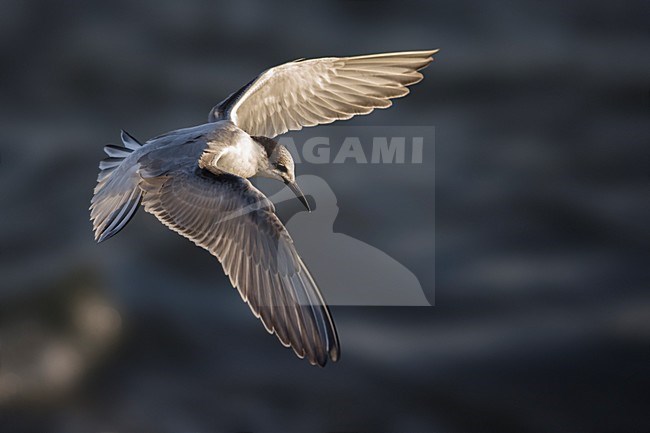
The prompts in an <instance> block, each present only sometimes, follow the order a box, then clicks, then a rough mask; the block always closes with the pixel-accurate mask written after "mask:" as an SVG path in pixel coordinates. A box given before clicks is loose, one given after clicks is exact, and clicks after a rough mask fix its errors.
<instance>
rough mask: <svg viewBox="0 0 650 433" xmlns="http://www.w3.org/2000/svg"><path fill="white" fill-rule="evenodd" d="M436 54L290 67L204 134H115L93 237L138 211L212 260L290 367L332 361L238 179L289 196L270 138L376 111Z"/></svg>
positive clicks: (303, 288) (266, 79)
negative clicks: (290, 355)
mask: <svg viewBox="0 0 650 433" xmlns="http://www.w3.org/2000/svg"><path fill="white" fill-rule="evenodd" d="M434 53H435V51H416V52H405V53H389V54H378V55H370V56H358V57H347V58H335V57H331V58H323V59H314V60H305V61H295V62H290V63H286V64H284V65H280V66H278V67H275V68H271V69H269V70H268V71H266V72H264V73H263V74H261V75H260V76H259V77H257V78H256V79H255V80H253V81H251V82H250V83H249V84H247V85H246V86H244V87H243V88H242V89H240V90H239V91H237V92H235V93H233V94H232V95H230V96H229V97H228V98H227V99H225V100H224V101H223V102H221V103H220V104H218V105H217V106H215V108H213V110H212V111H211V112H210V116H209V120H210V121H209V122H208V123H206V124H202V125H198V126H194V127H190V128H184V129H179V130H175V131H171V132H168V133H166V134H163V135H160V136H158V137H155V138H152V139H150V140H148V141H147V142H145V143H144V144H140V143H139V142H138V141H137V140H135V139H134V138H133V137H131V136H130V135H128V134H127V133H125V132H122V141H123V147H120V146H114V145H108V146H106V147H105V151H106V153H107V154H108V156H109V157H108V158H106V159H104V160H103V161H102V162H101V163H100V169H101V171H100V174H99V177H98V184H97V186H96V188H95V195H94V197H93V199H92V202H91V207H90V209H91V220H92V221H93V226H94V229H95V237H96V239H97V240H98V241H99V242H101V241H103V240H105V239H108V238H109V237H111V236H113V235H114V234H116V233H117V232H118V231H120V230H121V229H122V228H123V227H124V226H125V225H126V224H127V223H128V221H129V220H130V218H131V217H132V216H133V215H134V214H135V211H136V210H137V208H138V206H139V205H140V204H142V205H143V206H144V208H145V210H146V211H147V212H149V213H152V214H153V215H155V216H156V217H157V218H158V219H159V220H160V221H161V222H162V223H163V224H165V225H166V226H167V227H169V228H170V229H172V230H174V231H176V232H178V233H179V234H181V235H182V236H185V237H186V238H188V239H190V240H191V241H193V242H194V243H195V244H196V245H198V246H200V247H202V248H204V249H206V250H208V251H209V252H210V253H211V254H213V255H215V256H216V257H217V258H218V259H219V261H220V262H221V263H222V265H223V267H224V271H225V272H226V274H228V276H229V278H230V281H231V283H232V284H233V286H234V287H236V288H237V289H238V290H239V292H240V294H241V296H242V298H243V299H244V300H245V301H246V302H247V303H248V304H249V306H250V307H251V310H252V311H253V314H255V316H257V317H259V318H260V319H261V320H262V322H263V324H264V326H265V327H266V329H267V330H268V331H269V332H271V333H275V334H276V335H277V336H278V338H279V339H280V341H281V342H282V343H283V344H284V345H285V346H291V347H292V348H293V350H294V351H295V353H296V354H297V355H298V356H299V357H307V358H308V360H309V361H310V363H312V364H318V365H321V366H322V365H324V364H325V363H326V361H327V359H328V358H329V359H331V360H333V361H336V360H338V358H339V356H340V347H339V342H338V336H337V333H336V328H335V326H334V322H333V321H332V318H331V315H330V312H329V310H328V308H327V306H326V304H325V301H324V300H323V297H322V296H321V294H320V291H319V290H318V287H317V285H316V282H315V281H314V280H313V278H312V277H311V275H310V273H309V270H308V269H307V267H306V266H305V264H304V263H303V261H302V260H301V259H300V256H299V255H298V253H297V252H296V250H295V248H294V246H293V241H292V240H291V237H290V235H289V233H288V232H287V230H286V229H285V227H284V225H283V224H282V222H281V221H280V220H279V219H278V218H277V216H276V215H275V209H274V207H273V204H272V203H271V202H270V201H269V200H268V199H267V198H266V197H265V196H264V194H262V193H261V192H260V191H259V190H257V189H256V188H255V187H254V186H253V185H252V184H251V183H250V182H249V181H248V180H247V179H249V178H251V177H255V176H262V177H268V178H272V179H277V180H281V181H283V182H284V183H285V184H286V185H287V186H289V187H290V188H291V189H292V190H293V191H294V192H295V193H296V195H298V197H299V198H300V199H301V201H302V202H303V204H305V206H307V207H308V205H307V201H306V200H305V198H304V196H302V192H301V191H300V189H299V188H298V186H297V185H296V184H295V174H294V164H293V159H292V158H291V155H290V154H289V152H288V151H287V149H286V148H284V147H283V146H282V145H280V144H278V143H277V142H275V141H274V140H273V139H272V138H273V137H275V136H277V135H279V134H282V133H284V132H286V131H288V130H291V129H293V130H295V129H300V128H302V127H303V126H313V125H316V124H322V123H331V122H333V121H335V120H339V119H348V118H350V117H352V116H354V115H357V114H367V113H369V112H370V111H372V110H373V109H374V108H386V107H388V106H389V105H390V99H391V98H395V97H399V96H404V95H405V94H406V93H408V89H407V88H406V86H408V85H410V84H413V83H415V82H417V81H420V79H421V78H422V75H421V74H420V73H418V72H417V70H419V69H421V68H423V67H425V66H426V65H428V64H429V63H430V62H431V60H432V58H431V56H432V55H433V54H434Z"/></svg>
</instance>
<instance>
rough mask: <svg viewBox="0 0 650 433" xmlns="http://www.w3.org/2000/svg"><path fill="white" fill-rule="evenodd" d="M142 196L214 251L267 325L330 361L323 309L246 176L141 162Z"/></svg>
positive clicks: (304, 353) (330, 337) (334, 355)
mask: <svg viewBox="0 0 650 433" xmlns="http://www.w3.org/2000/svg"><path fill="white" fill-rule="evenodd" d="M140 174H141V176H142V182H141V188H142V190H143V191H144V195H143V200H142V203H143V205H144V207H145V210H146V211H147V212H149V213H152V214H154V215H155V216H156V217H157V218H158V219H159V220H160V221H161V222H162V223H163V224H165V225H166V226H167V227H169V228H170V229H172V230H174V231H175V232H177V233H179V234H181V235H183V236H185V237H186V238H188V239H190V240H191V241H193V242H194V243H195V244H196V245H198V246H200V247H202V248H205V249H206V250H208V251H209V252H210V253H212V254H213V255H214V256H216V257H217V258H218V259H219V261H220V262H221V264H222V265H223V269H224V271H225V272H226V274H227V275H228V276H229V277H230V281H231V282H232V284H233V286H235V287H236V288H237V289H238V290H239V293H240V295H241V297H242V298H243V299H244V301H246V302H247V303H248V305H249V306H250V308H251V310H252V312H253V314H254V315H255V316H256V317H258V318H260V319H261V320H262V323H264V326H265V327H266V329H267V331H269V332H270V333H274V334H276V335H277V337H278V338H279V339H280V341H281V342H282V344H283V345H285V346H291V347H292V348H293V350H294V352H295V353H296V354H297V355H298V356H299V357H301V358H302V357H307V359H308V360H309V362H310V363H311V364H318V365H321V366H322V365H325V363H326V362H327V359H328V358H330V359H331V360H332V361H336V360H338V358H339V354H340V349H339V342H338V337H337V334H336V328H335V326H334V322H333V321H332V318H331V316H330V312H329V310H328V308H327V306H326V305H325V302H324V300H323V298H322V296H321V294H320V292H319V290H318V287H317V286H316V283H315V282H314V280H313V278H312V276H311V275H310V273H309V271H308V270H307V268H306V266H305V264H304V263H303V262H302V260H301V259H300V257H299V256H298V254H297V253H296V250H295V248H294V245H293V241H292V240H291V237H290V236H289V233H288V232H287V230H286V229H285V227H284V225H283V224H282V223H281V222H280V220H279V219H278V218H277V216H276V215H275V213H274V208H273V204H272V203H271V202H270V201H269V200H268V199H267V198H266V197H265V196H264V195H263V194H262V193H261V192H260V191H259V190H257V189H256V188H255V187H254V186H253V185H252V184H251V183H250V182H249V181H247V180H246V179H243V178H240V177H237V176H233V175H230V174H225V173H224V174H221V175H214V174H212V173H209V172H207V171H204V170H201V169H199V168H198V167H196V165H194V166H189V165H186V166H185V167H179V168H176V169H174V170H172V171H168V172H165V173H160V172H159V171H158V169H154V170H153V171H148V170H147V168H146V167H143V168H141V170H140Z"/></svg>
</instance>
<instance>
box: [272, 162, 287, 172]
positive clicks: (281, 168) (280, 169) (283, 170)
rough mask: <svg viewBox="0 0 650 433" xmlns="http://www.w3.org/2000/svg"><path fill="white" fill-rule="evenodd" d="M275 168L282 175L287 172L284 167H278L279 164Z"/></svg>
mask: <svg viewBox="0 0 650 433" xmlns="http://www.w3.org/2000/svg"><path fill="white" fill-rule="evenodd" d="M275 168H277V169H278V171H281V172H282V173H286V172H287V167H285V166H284V165H280V164H278V165H276V166H275Z"/></svg>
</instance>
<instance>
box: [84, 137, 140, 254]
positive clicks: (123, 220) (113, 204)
mask: <svg viewBox="0 0 650 433" xmlns="http://www.w3.org/2000/svg"><path fill="white" fill-rule="evenodd" d="M122 143H123V144H124V147H122V146H115V145H112V144H109V145H107V146H105V147H104V152H106V154H107V155H108V157H107V158H105V159H103V160H102V161H101V162H100V163H99V169H100V172H99V176H98V177H97V186H96V187H95V195H94V196H93V198H92V200H91V205H90V219H91V221H92V222H93V229H94V231H95V240H96V241H97V242H102V241H104V240H106V239H108V238H110V237H111V236H113V235H115V234H116V233H117V232H119V231H120V230H121V229H122V228H123V227H124V226H125V225H126V224H127V223H128V222H129V220H130V219H131V218H132V217H133V215H134V214H135V212H136V210H137V209H138V206H139V205H140V201H141V199H142V191H141V190H140V187H139V186H138V181H139V176H138V174H137V171H138V168H139V165H138V164H137V162H136V161H132V160H129V157H130V156H131V154H132V153H133V152H134V151H135V150H137V149H139V148H140V147H142V145H141V144H140V143H139V142H138V141H137V140H136V139H135V138H133V137H132V136H131V135H129V134H128V133H127V132H125V131H122Z"/></svg>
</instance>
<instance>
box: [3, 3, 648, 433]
mask: <svg viewBox="0 0 650 433" xmlns="http://www.w3.org/2000/svg"><path fill="white" fill-rule="evenodd" d="M649 19H650V10H649V9H648V3H647V1H643V0H639V1H628V0H625V1H620V2H611V1H609V2H605V1H586V0H574V1H570V2H567V1H532V0H528V1H516V2H515V1H497V2H478V1H468V0H461V1H437V0H436V1H424V0H423V1H420V2H411V1H400V2H373V1H356V2H347V1H338V2H325V1H314V2H303V3H301V4H281V3H272V2H263V1H257V2H243V1H242V2H231V3H223V4H219V3H217V2H215V1H212V0H185V1H183V2H180V1H168V0H157V1H149V0H147V1H140V0H139V1H126V0H115V1H111V2H84V1H66V2H63V1H50V0H30V1H19V0H3V2H2V3H1V4H0V53H1V54H2V62H1V65H0V95H1V97H0V118H1V119H2V120H1V125H2V127H1V128H0V206H1V208H2V212H1V214H2V216H1V217H0V275H1V278H0V431H3V432H5V431H6V432H34V431H39V432H109V431H110V432H134V431H137V432H237V431H239V432H244V431H246V432H274V431H284V432H302V433H308V432H323V431H327V432H352V431H355V432H356V431H365V432H396V431H401V432H438V431H440V432H470V431H477V432H493V431H500V432H549V431H553V432H565V431H566V432H582V431H588V432H642V431H648V430H650V415H649V413H648V403H649V399H648V388H649V385H650V292H649V291H648V289H649V287H648V283H649V281H650V272H649V271H648V259H649V256H648V241H649V240H650V239H649V237H650V236H649V232H648V226H647V223H648V217H649V216H650V215H649V213H650V212H649V206H648V158H647V147H648V143H649V142H650V124H649V123H648V120H649V118H648V115H649V111H650V87H649V78H650V56H649V55H648V54H649V53H648V48H649V47H650V33H649V32H648V23H649ZM430 48H441V51H440V53H439V54H438V55H437V56H436V61H435V62H434V63H433V64H432V65H431V66H430V67H429V68H428V69H427V70H426V78H425V80H424V81H423V82H422V83H420V84H418V85H417V86H415V87H414V89H413V90H414V91H413V93H412V94H411V95H409V96H408V97H407V98H405V99H400V100H398V101H397V102H396V103H395V105H394V106H393V108H391V109H390V110H385V111H379V112H376V113H373V114H372V115H371V116H367V117H360V118H356V119H353V120H351V121H349V122H347V123H346V127H349V128H351V130H354V128H355V127H364V126H372V125H401V126H408V125H414V126H417V125H425V126H435V130H436V140H435V152H434V151H433V150H434V149H433V147H432V146H431V147H427V148H426V149H424V163H423V164H420V165H409V164H405V165H394V164H393V165H372V164H368V165H347V164H346V165H338V166H337V165H310V164H306V163H303V164H300V165H299V167H298V170H299V172H300V173H301V174H314V175H318V176H321V177H322V178H324V179H326V180H327V181H328V183H329V185H330V187H331V188H332V190H333V191H334V193H335V194H336V197H337V199H338V207H339V213H338V217H337V219H336V222H335V224H334V230H335V231H337V232H341V233H345V234H347V235H349V236H352V237H354V238H356V239H359V240H361V241H363V242H366V243H368V244H371V245H372V246H374V247H376V248H379V249H381V250H382V251H384V252H386V253H387V254H389V255H390V256H391V257H393V258H395V259H396V260H398V261H399V262H400V263H402V264H404V265H405V266H407V267H408V268H409V269H410V271H412V272H413V273H414V274H415V275H416V276H417V277H418V279H419V281H420V283H421V285H422V288H423V290H424V291H425V293H426V294H427V297H428V299H429V301H430V302H431V303H432V304H433V303H434V302H435V306H433V307H404V308H396V307H334V308H333V314H334V316H335V319H336V321H337V324H338V329H339V333H340V337H341V343H342V347H343V357H342V360H341V361H340V362H339V363H338V364H334V365H328V366H327V367H326V368H325V369H318V368H314V367H311V366H309V365H308V364H307V363H306V362H305V361H301V360H298V359H297V358H295V356H294V355H293V354H292V353H291V352H290V351H289V350H286V349H283V348H282V347H281V346H280V344H279V343H278V342H277V340H276V338H275V337H273V336H269V335H267V334H266V332H265V331H264V330H263V328H262V326H261V324H260V323H259V322H258V321H257V320H256V319H255V318H253V317H252V315H251V314H250V312H249V309H248V307H247V306H246V305H245V304H244V303H243V302H241V300H240V298H239V296H238V294H237V293H236V292H235V290H234V289H232V288H231V287H230V285H229V283H228V281H227V279H226V277H224V275H223V272H222V270H221V268H220V266H219V264H218V263H217V261H216V260H215V259H214V258H213V257H211V256H210V255H209V254H207V253H206V252H205V251H203V250H200V249H198V248H196V247H195V246H193V245H192V244H191V243H190V242H188V241H186V240H185V239H183V238H181V237H180V236H178V235H176V234H174V233H172V232H171V231H169V230H167V229H166V228H165V227H163V226H162V224H160V223H158V222H157V221H156V220H155V218H153V217H152V216H151V215H148V214H145V213H144V212H139V213H138V214H137V215H136V217H135V218H134V220H133V221H132V222H131V223H130V224H129V225H128V226H127V227H126V228H125V229H124V230H123V231H122V232H121V233H120V234H119V235H118V236H116V237H115V238H113V239H111V240H109V241H107V242H105V243H103V244H101V245H96V244H95V242H94V241H93V237H92V233H91V225H90V222H89V221H88V218H89V215H88V206H89V200H90V198H91V195H92V190H93V188H94V185H95V179H96V176H97V172H98V169H97V164H98V161H99V160H100V159H101V158H103V156H104V155H103V152H102V146H103V145H105V144H107V143H115V142H117V141H118V139H119V130H120V128H124V129H126V130H127V131H129V132H130V133H132V134H133V135H134V136H135V137H138V138H140V139H142V140H145V139H147V138H149V137H152V136H154V135H157V134H159V133H162V132H165V131H168V130H171V129H176V128H179V127H185V126H191V125H195V124H198V123H202V122H203V121H204V119H206V118H207V113H208V111H209V110H210V108H211V107H212V106H213V105H214V104H215V103H217V102H218V101H220V100H221V99H222V98H223V97H225V96H226V95H227V94H229V93H230V92H232V91H234V90H236V89H237V88H239V86H241V85H243V84H245V83H246V82H248V81H249V80H250V79H251V78H252V77H253V76H255V75H256V74H257V73H259V72H260V71H262V70H264V69H265V68H267V67H270V66H272V65H276V64H279V63H282V62H285V61H288V60H293V59H295V58H300V57H319V56H327V55H354V54H364V53H373V52H382V51H399V50H415V49H430ZM291 206H293V205H291ZM291 206H288V207H285V208H283V209H281V216H282V217H283V218H284V219H286V218H287V217H289V216H291V212H292V211H293V212H295V211H297V210H298V209H299V208H298V207H297V206H298V205H296V207H291ZM326 259H327V258H324V260H326ZM395 290H399V288H398V287H396V288H395ZM434 290H435V293H434Z"/></svg>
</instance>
